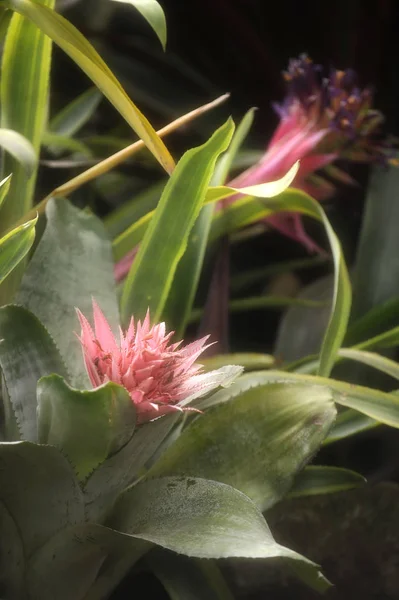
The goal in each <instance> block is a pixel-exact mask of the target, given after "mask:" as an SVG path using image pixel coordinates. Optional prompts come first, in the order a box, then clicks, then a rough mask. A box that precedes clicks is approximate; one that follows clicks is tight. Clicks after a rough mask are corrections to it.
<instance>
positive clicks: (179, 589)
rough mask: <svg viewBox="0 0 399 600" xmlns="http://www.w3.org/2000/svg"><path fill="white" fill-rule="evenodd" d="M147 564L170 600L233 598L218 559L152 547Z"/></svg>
mask: <svg viewBox="0 0 399 600" xmlns="http://www.w3.org/2000/svg"><path fill="white" fill-rule="evenodd" d="M145 564H146V566H147V568H149V569H150V570H151V572H152V573H154V575H155V577H157V579H159V581H160V582H161V583H162V585H163V587H164V588H165V590H166V592H167V594H168V597H169V598H170V600H204V598H206V599H207V600H234V598H233V596H232V594H231V592H230V590H229V589H228V587H227V584H226V582H225V580H224V578H223V576H222V574H221V572H220V570H219V569H218V567H217V565H216V563H215V561H212V560H201V559H194V558H190V557H188V556H182V555H177V554H172V553H171V552H165V551H164V550H153V551H152V552H149V553H148V555H147V556H146V557H145Z"/></svg>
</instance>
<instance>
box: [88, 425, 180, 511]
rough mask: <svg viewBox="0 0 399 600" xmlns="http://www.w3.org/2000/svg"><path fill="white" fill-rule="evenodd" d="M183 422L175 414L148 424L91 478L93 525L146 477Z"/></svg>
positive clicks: (89, 499) (90, 507) (90, 493)
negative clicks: (147, 469) (155, 457)
mask: <svg viewBox="0 0 399 600" xmlns="http://www.w3.org/2000/svg"><path fill="white" fill-rule="evenodd" d="M179 419H181V416H180V415H178V414H173V415H172V414H171V415H165V416H164V417H162V419H156V420H155V421H150V422H149V423H145V424H144V425H142V426H141V427H139V428H138V429H137V430H136V431H135V433H134V435H133V437H132V439H131V440H130V442H128V443H127V444H126V446H125V447H124V448H122V449H121V450H120V451H119V452H117V453H116V454H114V455H113V456H111V457H109V458H107V459H106V460H105V461H104V462H103V463H102V464H101V465H100V466H99V467H98V468H97V469H96V470H95V471H94V472H93V473H92V474H91V475H90V477H89V478H88V480H87V482H86V484H85V488H84V493H85V500H86V513H87V515H88V518H90V519H91V520H92V521H96V520H99V519H100V520H101V519H102V518H103V516H104V514H105V513H106V511H107V510H108V508H109V507H110V506H111V505H112V504H113V502H114V501H115V499H116V497H117V496H118V495H119V494H120V493H121V492H122V491H123V490H124V489H125V488H127V486H128V485H130V484H131V483H133V482H134V481H136V480H137V479H138V478H139V477H140V476H141V475H142V473H141V471H142V469H143V468H144V466H145V465H146V464H147V462H148V461H149V460H150V459H151V458H152V457H153V455H154V454H155V453H156V451H157V450H158V448H159V447H160V446H161V444H162V443H163V441H164V440H165V438H166V437H167V436H168V435H169V433H170V431H171V430H172V429H173V427H174V426H175V424H176V422H177V421H179Z"/></svg>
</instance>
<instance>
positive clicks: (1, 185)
mask: <svg viewBox="0 0 399 600" xmlns="http://www.w3.org/2000/svg"><path fill="white" fill-rule="evenodd" d="M11 178H12V174H10V175H7V177H5V178H4V179H3V180H2V181H0V208H1V206H2V205H3V202H4V200H5V199H6V196H7V194H8V192H9V191H10V185H11Z"/></svg>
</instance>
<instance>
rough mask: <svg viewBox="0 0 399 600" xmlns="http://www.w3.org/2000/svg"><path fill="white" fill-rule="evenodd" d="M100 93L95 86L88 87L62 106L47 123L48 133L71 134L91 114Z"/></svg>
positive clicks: (98, 101)
mask: <svg viewBox="0 0 399 600" xmlns="http://www.w3.org/2000/svg"><path fill="white" fill-rule="evenodd" d="M101 98H102V95H101V93H100V92H99V91H98V89H97V88H90V89H89V90H87V91H86V92H84V93H83V94H81V95H80V96H78V97H77V98H75V99H74V100H72V102H70V103H69V104H68V105H67V106H65V108H63V109H62V110H61V111H60V112H59V113H58V114H57V115H56V116H55V117H53V118H52V119H51V121H50V123H49V126H48V129H49V133H55V134H57V135H61V136H73V135H75V133H77V132H78V131H79V130H80V129H81V128H82V127H83V125H85V124H86V123H87V121H88V120H89V119H90V118H91V117H92V116H93V114H94V113H95V111H96V109H97V107H98V105H99V104H100V101H101Z"/></svg>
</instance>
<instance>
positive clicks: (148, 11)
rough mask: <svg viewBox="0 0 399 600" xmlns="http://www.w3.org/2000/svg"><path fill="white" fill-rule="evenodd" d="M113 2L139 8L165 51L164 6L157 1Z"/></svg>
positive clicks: (121, 0) (127, 0) (117, 0)
mask: <svg viewBox="0 0 399 600" xmlns="http://www.w3.org/2000/svg"><path fill="white" fill-rule="evenodd" d="M113 2H123V3H124V4H131V5H132V6H134V7H135V8H137V10H138V11H139V12H140V13H141V14H142V15H143V17H144V18H145V20H146V21H147V22H148V23H149V24H150V25H151V27H152V29H153V30H154V31H155V33H156V34H157V37H158V39H159V41H160V42H161V44H162V48H163V49H164V50H165V47H166V19H165V13H164V12H163V9H162V6H161V5H160V4H159V2H157V0H113Z"/></svg>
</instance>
